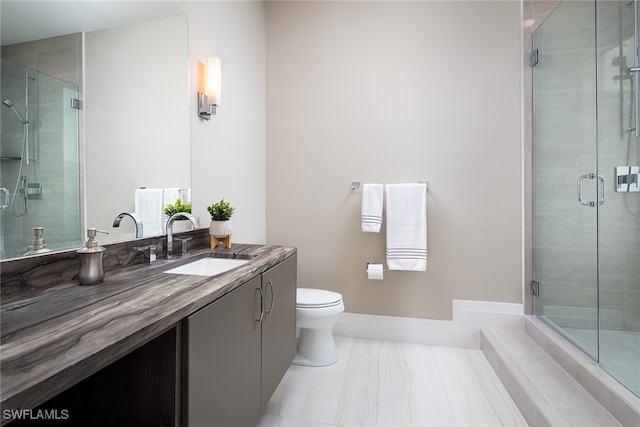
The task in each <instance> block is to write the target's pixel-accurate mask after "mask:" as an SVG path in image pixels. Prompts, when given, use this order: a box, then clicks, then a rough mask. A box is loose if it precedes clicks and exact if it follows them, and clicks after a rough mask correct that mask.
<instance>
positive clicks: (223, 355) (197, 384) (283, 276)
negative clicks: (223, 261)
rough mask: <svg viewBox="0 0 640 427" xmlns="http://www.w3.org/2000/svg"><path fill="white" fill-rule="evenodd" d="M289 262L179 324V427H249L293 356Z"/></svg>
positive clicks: (292, 269) (292, 266) (293, 262)
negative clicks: (180, 338)
mask: <svg viewBox="0 0 640 427" xmlns="http://www.w3.org/2000/svg"><path fill="white" fill-rule="evenodd" d="M296 270H297V258H296V256H295V255H294V256H292V257H289V258H287V259H286V260H284V261H282V262H281V263H279V264H277V265H275V266H273V267H272V268H270V269H269V270H267V271H265V272H264V273H262V274H261V275H260V276H257V277H254V278H253V279H252V280H250V281H248V282H246V283H244V284H243V285H241V286H239V287H238V288H236V289H234V290H233V291H231V292H229V293H227V294H226V295H224V296H222V297H221V298H219V299H217V300H216V301H214V302H212V303H211V304H209V305H207V306H206V307H204V308H203V309H201V310H200V311H198V312H196V313H194V314H193V315H191V316H189V317H188V318H187V319H186V320H185V321H184V322H183V349H184V352H183V355H184V360H183V363H184V364H183V393H182V398H183V425H184V426H196V427H197V426H203V425H210V426H229V427H230V426H252V425H256V424H257V423H258V421H259V420H260V416H261V414H262V411H263V409H264V407H265V406H266V404H267V402H268V401H269V399H270V398H271V395H272V394H273V392H274V391H275V388H276V387H277V385H278V383H279V382H280V380H281V379H282V376H283V375H284V373H285V372H286V370H287V368H288V367H289V365H290V364H291V361H292V360H293V358H294V356H295V339H296V338H295V332H296V331H295V309H296V278H297V276H296Z"/></svg>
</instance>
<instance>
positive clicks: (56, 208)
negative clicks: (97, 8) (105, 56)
mask: <svg viewBox="0 0 640 427" xmlns="http://www.w3.org/2000/svg"><path fill="white" fill-rule="evenodd" d="M2 58H3V59H6V60H8V61H11V62H13V63H15V64H19V65H22V66H24V67H27V68H29V69H31V70H36V71H38V72H41V73H45V74H47V75H48V76H53V77H55V78H58V79H60V80H63V81H65V82H69V83H72V84H73V85H76V86H77V87H78V88H81V87H82V35H81V34H71V35H68V36H61V37H54V38H50V39H44V40H37V41H33V42H26V43H19V44H14V45H10V46H3V47H2ZM16 77H19V79H16V80H15V85H11V86H10V87H7V86H5V85H6V84H7V83H9V80H10V79H7V80H5V76H4V75H3V96H4V97H14V99H22V100H24V75H21V76H16ZM42 80H43V82H44V81H45V80H54V79H49V78H48V77H46V76H45V77H43V78H42ZM34 85H35V84H34ZM39 90H40V94H39V97H40V105H39V106H38V108H37V110H36V109H35V107H34V111H32V117H33V118H35V119H37V120H38V121H39V122H40V124H42V125H43V126H42V127H44V126H45V125H46V129H47V131H46V132H36V130H35V129H33V128H35V125H34V126H33V127H32V130H31V133H32V137H33V138H34V139H33V140H32V142H31V145H30V148H31V151H32V153H31V156H30V157H32V158H34V159H35V160H34V161H33V162H31V164H30V165H29V166H26V165H25V166H23V172H22V175H26V176H27V177H28V182H30V183H31V182H39V183H41V184H42V192H43V195H42V199H41V200H28V202H27V204H28V205H27V206H28V209H29V213H28V214H27V215H24V216H22V217H19V218H15V217H13V216H12V215H11V214H10V213H8V212H7V214H6V215H4V214H3V216H2V221H3V224H2V234H3V236H2V241H3V243H4V249H5V251H6V253H4V254H3V258H4V257H14V256H17V255H19V254H20V252H22V251H23V250H24V249H25V248H26V247H27V246H29V245H31V240H32V235H33V232H32V228H33V227H34V226H41V225H42V226H45V234H44V238H45V241H46V242H47V245H48V246H49V247H51V248H52V249H55V246H56V242H69V241H75V240H77V242H78V245H79V243H80V241H79V240H80V236H79V234H80V230H79V219H80V199H79V195H78V190H77V189H78V188H79V173H78V164H79V154H78V147H79V146H81V145H79V144H78V143H77V142H73V143H72V144H70V145H67V144H65V138H71V139H72V140H75V141H77V139H78V137H79V135H82V134H83V132H82V129H79V132H77V133H76V132H75V131H73V132H71V134H69V131H68V130H66V131H65V120H67V118H68V116H69V115H70V114H71V115H73V113H72V112H71V113H65V114H61V112H60V111H59V108H58V107H56V108H55V109H52V108H51V104H50V103H48V102H47V99H50V98H51V96H59V92H58V93H56V94H54V93H48V92H47V90H46V88H40V89H39ZM34 91H35V86H34ZM5 93H6V95H5ZM78 95H79V98H80V99H82V93H79V94H78ZM23 105H24V104H22V106H21V105H18V104H17V103H16V107H18V109H19V110H20V111H21V112H23V111H24V106H23ZM7 111H8V110H7ZM5 113H6V112H3V119H4V118H5V117H7V116H6V115H4V114H5ZM11 123H12V121H11V120H6V121H5V120H3V141H2V144H3V147H2V151H3V152H2V155H3V156H19V155H20V144H21V139H22V126H21V125H20V124H19V122H17V121H15V123H14V124H15V125H16V126H9V124H11ZM5 125H6V126H5ZM5 130H6V131H10V132H11V135H6V134H5V133H4V132H5ZM30 139H31V138H30ZM17 166H18V162H17V161H3V164H2V186H4V187H7V188H9V189H10V191H12V192H13V190H14V188H15V181H16V179H17V173H18V169H17ZM16 206H17V207H18V208H20V207H21V206H22V204H21V202H17V203H16ZM17 210H18V212H19V211H20V209H17Z"/></svg>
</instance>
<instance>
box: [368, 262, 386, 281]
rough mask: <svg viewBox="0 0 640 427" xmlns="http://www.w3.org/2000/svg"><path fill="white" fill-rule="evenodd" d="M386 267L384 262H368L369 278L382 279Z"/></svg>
mask: <svg viewBox="0 0 640 427" xmlns="http://www.w3.org/2000/svg"><path fill="white" fill-rule="evenodd" d="M383 271H384V268H383V266H382V264H367V276H368V277H369V280H382V279H383V277H382V276H383V274H382V272H383Z"/></svg>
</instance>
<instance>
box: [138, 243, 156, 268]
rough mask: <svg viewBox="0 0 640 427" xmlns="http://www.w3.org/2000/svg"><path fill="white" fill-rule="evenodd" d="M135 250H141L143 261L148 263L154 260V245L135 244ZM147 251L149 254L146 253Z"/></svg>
mask: <svg viewBox="0 0 640 427" xmlns="http://www.w3.org/2000/svg"><path fill="white" fill-rule="evenodd" d="M134 249H135V250H136V251H137V252H142V254H143V256H144V261H145V262H146V263H148V264H151V263H153V262H156V245H145V246H135V247H134ZM147 251H149V254H148V255H147Z"/></svg>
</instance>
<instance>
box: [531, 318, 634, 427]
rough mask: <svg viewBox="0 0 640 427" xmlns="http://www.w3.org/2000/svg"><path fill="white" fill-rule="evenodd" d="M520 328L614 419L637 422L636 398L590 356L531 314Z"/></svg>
mask: <svg viewBox="0 0 640 427" xmlns="http://www.w3.org/2000/svg"><path fill="white" fill-rule="evenodd" d="M524 330H525V332H526V333H527V335H529V336H530V337H531V338H532V339H533V340H534V341H535V342H536V343H537V344H538V345H539V346H540V347H542V348H543V349H544V350H545V351H546V352H547V353H548V354H549V355H550V356H551V357H552V358H553V359H554V360H555V361H556V362H557V363H558V364H559V365H560V366H562V368H563V369H564V370H566V371H567V372H568V373H569V375H571V376H572V377H573V378H574V379H575V380H576V381H577V382H578V383H579V384H580V385H581V386H582V387H583V388H584V389H585V390H587V391H588V392H589V393H590V394H591V395H592V396H593V397H594V398H595V399H596V400H597V401H598V402H599V403H600V404H601V405H602V406H603V407H604V408H605V409H607V410H608V411H609V412H610V413H611V415H613V416H614V417H615V418H616V419H617V420H618V422H620V423H621V424H622V425H624V426H627V425H628V426H638V425H640V398H638V397H637V396H636V395H635V394H633V393H632V392H630V391H629V390H627V389H626V388H625V387H624V386H622V385H621V384H620V383H618V381H616V380H615V379H613V378H612V377H611V376H610V375H609V374H607V373H606V372H605V371H603V370H602V368H600V367H599V366H598V364H597V363H596V362H595V361H594V360H593V359H591V358H589V357H588V356H587V355H585V354H584V353H583V352H582V351H581V350H579V349H578V348H577V347H575V346H574V345H573V344H571V343H570V342H568V341H567V340H566V339H565V338H564V337H563V336H561V335H560V334H559V333H558V332H557V331H555V330H554V329H553V328H551V327H550V326H549V325H548V324H546V323H545V322H544V321H543V320H541V319H539V318H537V317H535V316H525V322H524Z"/></svg>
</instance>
